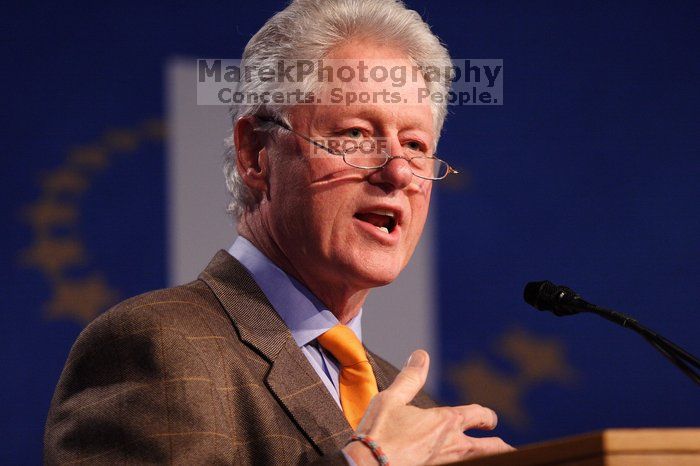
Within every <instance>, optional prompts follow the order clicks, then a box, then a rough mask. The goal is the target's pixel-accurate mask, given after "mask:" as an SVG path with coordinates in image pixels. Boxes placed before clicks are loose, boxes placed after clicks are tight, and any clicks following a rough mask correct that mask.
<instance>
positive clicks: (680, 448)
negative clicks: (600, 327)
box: [454, 428, 700, 466]
mask: <svg viewBox="0 0 700 466" xmlns="http://www.w3.org/2000/svg"><path fill="white" fill-rule="evenodd" d="M454 464H455V465H464V466H544V465H547V466H554V465H565V466H604V465H605V466H647V465H654V466H691V465H692V466H700V428H691V429H608V430H604V431H602V432H595V433H591V434H584V435H579V436H576V437H568V438H563V439H560V440H552V441H548V442H543V443H538V444H533V445H528V446H525V447H522V448H520V449H519V450H517V451H514V452H509V453H504V454H502V455H495V456H488V457H483V458H476V459H473V460H469V461H462V462H459V463H454Z"/></svg>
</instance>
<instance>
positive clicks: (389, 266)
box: [348, 255, 403, 288]
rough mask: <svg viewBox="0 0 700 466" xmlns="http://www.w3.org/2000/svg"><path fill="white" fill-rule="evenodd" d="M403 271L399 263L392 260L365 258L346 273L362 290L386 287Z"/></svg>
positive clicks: (379, 257)
mask: <svg viewBox="0 0 700 466" xmlns="http://www.w3.org/2000/svg"><path fill="white" fill-rule="evenodd" d="M401 270H403V267H402V266H401V263H400V262H399V261H396V259H394V258H382V257H381V255H376V256H375V257H374V258H372V259H370V258H366V260H362V261H361V262H360V263H358V264H354V265H353V266H352V270H350V271H348V273H349V274H350V275H352V276H354V277H356V280H357V282H358V283H360V284H361V286H362V287H363V288H376V287H380V286H385V285H388V284H389V283H392V282H393V281H394V280H396V279H397V278H398V276H399V274H400V273H401Z"/></svg>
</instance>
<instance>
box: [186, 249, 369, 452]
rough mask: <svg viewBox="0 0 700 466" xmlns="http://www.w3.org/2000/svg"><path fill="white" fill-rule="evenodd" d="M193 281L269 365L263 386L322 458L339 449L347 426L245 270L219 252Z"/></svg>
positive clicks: (347, 433) (348, 433) (348, 431)
mask: <svg viewBox="0 0 700 466" xmlns="http://www.w3.org/2000/svg"><path fill="white" fill-rule="evenodd" d="M199 278H200V279H201V280H203V281H204V282H205V283H206V284H207V285H208V286H209V287H210V288H211V290H212V291H213V292H214V294H215V295H216V296H217V298H218V299H219V301H220V302H221V304H222V306H223V307H224V309H225V310H226V312H227V314H228V315H229V317H230V318H231V321H232V322H233V325H234V326H235V328H236V329H237V331H238V334H239V335H240V338H241V340H242V341H244V342H245V343H247V344H248V345H249V346H251V347H253V348H254V349H255V350H257V352H258V353H260V354H261V356H262V357H263V358H264V359H265V360H267V362H268V363H269V364H270V366H271V367H270V370H269V372H268V374H267V377H266V379H265V383H266V385H267V387H268V388H269V389H270V391H271V392H272V393H273V394H274V396H275V398H276V399H277V400H278V401H279V403H280V404H281V405H282V406H283V407H284V409H285V410H286V411H287V413H288V414H289V416H290V417H291V418H292V419H293V421H294V422H295V423H296V424H297V425H298V426H299V428H300V429H301V431H302V432H303V433H304V434H305V435H306V436H307V437H308V438H309V440H310V441H311V443H312V444H313V445H314V446H315V447H316V448H317V449H318V450H319V451H321V452H322V453H324V454H330V453H332V452H334V451H337V450H338V449H339V448H342V447H343V446H344V445H345V443H346V442H347V441H348V440H349V439H350V436H351V435H352V429H351V427H350V425H349V424H348V422H347V420H346V419H345V416H343V413H342V411H341V410H340V409H339V408H338V405H337V404H336V402H335V400H334V399H333V397H332V396H331V394H330V393H328V390H327V389H326V387H325V385H324V384H323V382H322V381H321V379H320V378H319V376H318V374H316V372H315V371H314V369H313V368H312V367H311V365H310V364H309V361H308V360H307V359H306V357H305V356H304V354H303V353H302V352H301V349H300V348H299V347H298V346H297V344H296V342H295V341H294V339H293V338H292V334H291V333H290V331H289V329H288V328H287V326H286V324H285V323H284V321H283V320H282V318H281V317H280V316H279V315H278V314H277V312H275V310H274V308H273V307H272V305H271V304H270V303H269V301H268V300H267V298H266V297H265V294H264V293H263V292H262V290H261V289H260V287H259V286H258V285H257V284H256V283H255V280H253V278H252V277H251V275H250V274H249V273H248V271H247V270H246V269H245V267H243V265H241V263H240V262H238V261H237V260H236V259H235V258H233V257H231V256H230V255H229V254H228V253H227V252H225V251H223V250H222V251H219V252H218V253H217V254H216V256H214V258H213V259H212V261H211V262H210V263H209V265H208V266H207V268H206V269H205V270H204V271H203V272H202V273H201V275H200V276H199ZM374 367H376V364H373V368H374ZM375 370H376V369H375ZM378 384H379V381H378Z"/></svg>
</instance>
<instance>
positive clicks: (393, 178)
mask: <svg viewBox="0 0 700 466" xmlns="http://www.w3.org/2000/svg"><path fill="white" fill-rule="evenodd" d="M387 153H388V154H390V156H393V154H396V155H397V156H401V155H402V151H401V150H398V151H397V150H395V151H394V152H393V153H391V152H387ZM412 181H413V172H411V167H410V165H409V162H408V160H406V159H404V158H401V157H396V156H393V157H390V158H389V160H388V161H387V163H386V165H384V166H383V167H382V168H379V169H377V170H375V171H374V172H373V173H372V174H371V175H370V176H369V182H370V183H373V184H377V185H381V186H382V187H383V189H384V190H385V191H387V192H389V191H392V190H396V189H398V190H400V189H404V188H406V187H407V186H409V185H410V184H411V182H412Z"/></svg>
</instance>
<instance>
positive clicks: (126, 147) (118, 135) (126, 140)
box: [104, 129, 139, 152]
mask: <svg viewBox="0 0 700 466" xmlns="http://www.w3.org/2000/svg"><path fill="white" fill-rule="evenodd" d="M104 140H105V144H106V145H107V146H108V147H110V148H111V149H113V150H116V151H119V152H133V151H134V150H136V148H137V147H138V145H139V141H138V137H137V136H136V133H135V132H134V131H130V130H122V129H114V130H111V131H108V132H107V133H106V134H105V136H104Z"/></svg>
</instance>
